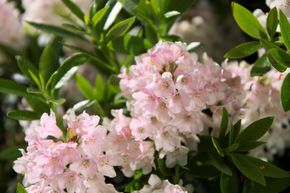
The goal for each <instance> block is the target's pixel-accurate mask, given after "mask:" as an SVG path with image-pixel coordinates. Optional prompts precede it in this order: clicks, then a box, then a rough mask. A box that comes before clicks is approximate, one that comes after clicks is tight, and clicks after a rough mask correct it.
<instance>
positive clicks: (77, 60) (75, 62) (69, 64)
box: [48, 54, 88, 88]
mask: <svg viewBox="0 0 290 193" xmlns="http://www.w3.org/2000/svg"><path fill="white" fill-rule="evenodd" d="M87 60H88V57H87V56H86V55H84V54H75V55H73V56H70V57H68V58H67V59H65V61H64V62H63V64H62V65H61V66H60V67H59V69H58V70H57V71H56V73H54V74H53V75H52V76H51V77H50V79H51V80H49V81H48V84H49V83H51V84H52V87H56V88H60V86H61V85H62V84H63V83H64V79H63V77H67V76H66V75H67V74H68V73H69V75H70V77H71V75H72V73H71V72H70V70H71V69H73V68H74V67H76V66H79V65H81V64H83V63H85V62H86V61H87ZM74 72H75V70H74ZM66 80H67V78H66Z"/></svg>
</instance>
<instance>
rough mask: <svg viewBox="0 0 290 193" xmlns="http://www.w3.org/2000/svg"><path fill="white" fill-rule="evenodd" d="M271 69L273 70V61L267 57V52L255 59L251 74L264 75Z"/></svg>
mask: <svg viewBox="0 0 290 193" xmlns="http://www.w3.org/2000/svg"><path fill="white" fill-rule="evenodd" d="M269 70H271V63H270V61H269V59H268V57H267V54H264V55H263V56H262V57H261V58H258V59H257V60H256V61H255V63H254V65H253V67H252V69H251V76H262V75H263V74H265V73H267V72H268V71H269Z"/></svg>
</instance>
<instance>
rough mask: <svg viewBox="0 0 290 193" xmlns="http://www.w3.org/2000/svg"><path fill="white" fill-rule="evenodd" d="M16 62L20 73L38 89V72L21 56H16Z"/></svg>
mask: <svg viewBox="0 0 290 193" xmlns="http://www.w3.org/2000/svg"><path fill="white" fill-rule="evenodd" d="M16 60H17V65H18V68H19V69H20V71H21V72H22V73H23V74H24V75H25V76H26V77H27V78H29V79H30V80H31V81H32V82H34V83H35V84H36V85H37V86H38V87H40V80H39V78H38V70H37V69H36V67H35V66H34V65H33V64H31V63H30V62H29V61H28V60H26V59H25V58H23V57H21V56H16Z"/></svg>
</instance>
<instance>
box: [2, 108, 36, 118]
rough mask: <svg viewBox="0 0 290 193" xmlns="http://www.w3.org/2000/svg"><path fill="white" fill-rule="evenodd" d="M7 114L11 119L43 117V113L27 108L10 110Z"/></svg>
mask: <svg viewBox="0 0 290 193" xmlns="http://www.w3.org/2000/svg"><path fill="white" fill-rule="evenodd" d="M7 116H8V117H9V118H11V119H15V120H38V119H40V117H41V114H39V113H36V112H33V111H27V110H17V111H10V112H9V113H8V114H7Z"/></svg>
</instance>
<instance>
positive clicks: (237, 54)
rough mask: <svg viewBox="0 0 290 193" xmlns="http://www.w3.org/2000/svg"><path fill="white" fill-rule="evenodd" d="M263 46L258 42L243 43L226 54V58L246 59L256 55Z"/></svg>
mask: <svg viewBox="0 0 290 193" xmlns="http://www.w3.org/2000/svg"><path fill="white" fill-rule="evenodd" d="M261 47H262V46H261V44H260V42H258V41H252V42H246V43H242V44H240V45H238V46H236V47H234V48H232V49H231V50H230V51H228V52H227V53H226V54H225V57H226V58H244V57H246V56H249V55H251V54H253V53H255V52H256V51H257V50H258V49H259V48H261Z"/></svg>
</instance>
